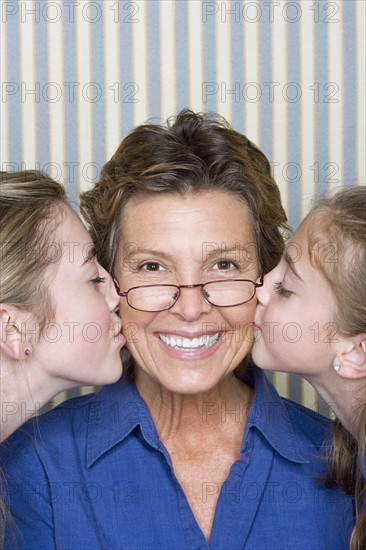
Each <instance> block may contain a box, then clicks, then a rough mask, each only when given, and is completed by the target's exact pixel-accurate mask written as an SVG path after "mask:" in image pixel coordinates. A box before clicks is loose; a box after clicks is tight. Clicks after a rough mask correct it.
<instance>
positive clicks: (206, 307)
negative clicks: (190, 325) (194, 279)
mask: <svg viewBox="0 0 366 550" xmlns="http://www.w3.org/2000/svg"><path fill="white" fill-rule="evenodd" d="M212 307H213V306H212V305H211V304H209V303H208V302H207V300H205V298H204V296H203V293H202V289H201V288H200V287H196V288H181V289H180V296H179V298H178V300H177V301H176V303H175V304H174V306H173V307H172V308H170V311H171V312H172V313H174V314H177V315H179V316H180V317H182V318H184V319H185V320H186V321H191V322H192V321H196V320H197V319H199V317H200V316H201V315H202V313H208V312H209V311H210V310H211V308H212Z"/></svg>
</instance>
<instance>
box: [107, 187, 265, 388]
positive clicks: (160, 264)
mask: <svg viewBox="0 0 366 550" xmlns="http://www.w3.org/2000/svg"><path fill="white" fill-rule="evenodd" d="M254 250H255V247H254V236H253V233H252V229H251V223H250V215H249V212H248V210H247V207H246V206H245V205H244V204H243V203H242V202H241V201H240V200H239V199H238V198H236V197H234V196H233V195H231V194H229V193H225V192H218V191H210V192H203V193H200V194H198V195H195V196H189V197H184V198H183V197H180V196H175V195H168V194H167V195H160V196H149V197H143V198H137V199H132V200H131V201H130V202H129V203H128V205H127V206H126V207H125V210H124V213H123V219H122V238H121V242H120V248H119V254H118V260H117V267H116V276H117V279H118V282H119V285H120V288H121V291H122V292H125V291H127V290H129V289H130V288H132V287H136V286H140V285H156V284H176V285H194V284H197V283H206V282H209V281H215V280H221V279H230V278H232V279H235V278H245V279H251V280H253V281H255V280H256V278H257V277H258V269H257V262H256V258H255V252H254ZM255 305H256V300H255V298H252V299H251V300H250V301H249V302H247V303H245V304H243V305H240V306H236V307H227V308H219V307H215V306H213V305H210V304H209V303H207V301H206V300H205V299H204V298H203V295H202V292H201V289H200V288H186V289H182V290H181V295H180V297H179V299H178V301H177V302H176V303H175V304H174V306H173V307H172V308H171V309H169V310H165V311H161V312H157V313H151V312H150V313H146V312H142V311H136V310H135V309H132V308H131V307H130V306H129V305H128V303H127V300H126V298H124V297H122V298H121V306H120V312H121V317H122V321H123V327H124V333H125V336H126V338H127V343H128V347H129V349H130V351H131V354H132V356H133V358H134V360H135V365H136V369H137V379H138V378H139V376H140V379H142V378H143V377H146V376H148V377H150V378H151V379H153V381H155V382H157V383H158V384H159V385H160V386H163V387H164V388H165V389H167V390H169V391H171V392H176V393H182V394H198V393H200V392H204V391H209V390H210V389H212V388H214V387H215V386H216V385H217V384H218V383H219V382H220V381H221V380H223V379H224V378H225V377H226V376H227V375H228V374H229V373H231V372H232V371H233V370H234V369H235V368H236V367H237V366H238V365H239V363H240V362H241V361H242V359H243V358H244V357H245V356H246V355H247V353H248V351H249V349H250V347H251V344H252V323H253V317H254V311H255ZM201 338H203V340H200V339H201Z"/></svg>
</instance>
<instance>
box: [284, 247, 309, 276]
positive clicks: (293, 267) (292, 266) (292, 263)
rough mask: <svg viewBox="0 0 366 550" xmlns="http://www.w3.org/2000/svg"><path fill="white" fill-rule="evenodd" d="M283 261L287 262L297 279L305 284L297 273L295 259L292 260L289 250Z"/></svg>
mask: <svg viewBox="0 0 366 550" xmlns="http://www.w3.org/2000/svg"><path fill="white" fill-rule="evenodd" d="M283 259H284V260H285V262H286V263H287V265H288V266H289V268H290V269H291V271H292V273H293V274H294V275H295V277H297V279H299V280H300V281H301V282H302V283H303V282H304V281H303V280H302V278H301V277H300V275H299V274H298V272H297V271H296V269H295V263H294V261H293V259H292V258H291V256H290V254H289V253H288V251H287V250H286V251H285V254H284V256H283Z"/></svg>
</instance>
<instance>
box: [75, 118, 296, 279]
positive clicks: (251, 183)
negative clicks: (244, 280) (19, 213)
mask: <svg viewBox="0 0 366 550" xmlns="http://www.w3.org/2000/svg"><path fill="white" fill-rule="evenodd" d="M211 190H220V191H226V192H228V193H232V194H234V195H235V196H236V197H237V198H238V200H241V201H243V202H244V203H245V204H246V205H247V207H248V209H249V212H250V215H251V222H252V227H253V233H254V235H255V241H256V242H255V245H256V250H257V255H258V263H259V267H260V269H261V270H262V271H263V273H266V272H267V271H270V270H271V269H272V268H273V267H274V266H275V265H276V264H277V262H278V261H279V259H280V257H281V254H282V251H283V248H284V240H283V235H282V231H283V230H284V231H287V229H288V227H287V223H286V214H285V211H284V209H283V207H282V205H281V198H280V191H279V188H278V187H277V184H276V183H275V181H274V179H273V178H272V176H271V169H270V164H269V162H268V160H267V158H266V156H265V155H264V154H263V153H262V152H261V151H260V150H259V149H258V148H257V147H256V146H255V145H254V144H253V143H252V142H251V141H249V139H248V138H246V137H245V136H244V135H242V134H240V133H238V132H236V131H234V130H233V129H232V128H231V127H230V125H229V124H228V123H227V122H226V121H225V120H224V119H223V118H221V117H219V116H218V115H215V114H203V113H194V112H193V111H190V110H188V109H185V110H183V111H181V112H180V113H179V114H178V115H177V116H176V117H175V118H173V119H170V120H168V121H167V124H166V125H157V124H143V125H141V126H138V127H137V128H136V129H134V130H133V131H132V132H131V133H130V134H129V135H128V136H127V137H126V138H125V139H124V140H123V141H122V142H121V144H120V146H119V147H118V149H117V151H116V152H115V154H114V155H113V157H112V158H111V159H110V160H109V161H108V162H107V163H106V164H105V165H104V167H103V169H102V171H101V176H100V179H99V181H98V183H97V185H96V186H95V187H94V188H93V189H92V190H90V191H87V192H86V193H84V194H82V196H81V213H82V215H83V217H84V219H85V220H86V222H87V225H88V226H89V230H90V232H91V235H92V238H93V241H94V244H95V246H96V249H97V255H98V260H99V261H100V263H101V264H102V265H103V267H105V268H106V269H107V270H108V271H112V272H113V271H114V267H115V262H116V256H117V251H118V246H119V241H120V236H121V230H122V224H121V216H122V212H123V208H124V207H125V206H126V204H127V203H128V201H129V200H130V199H131V198H132V197H136V195H140V196H141V195H142V196H143V195H145V196H147V197H148V196H149V195H150V196H151V195H152V194H154V195H155V194H157V193H172V194H177V195H180V196H187V195H192V194H195V193H199V192H202V191H204V192H209V191H211Z"/></svg>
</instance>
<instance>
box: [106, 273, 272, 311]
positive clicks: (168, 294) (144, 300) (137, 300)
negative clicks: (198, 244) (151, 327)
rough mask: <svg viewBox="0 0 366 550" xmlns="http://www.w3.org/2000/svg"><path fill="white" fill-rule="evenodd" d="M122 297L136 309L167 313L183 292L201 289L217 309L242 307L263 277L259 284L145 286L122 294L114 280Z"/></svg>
mask: <svg viewBox="0 0 366 550" xmlns="http://www.w3.org/2000/svg"><path fill="white" fill-rule="evenodd" d="M113 280H114V284H115V285H116V289H117V293H118V294H119V296H122V297H124V298H126V300H127V303H128V305H129V306H130V307H132V308H133V309H137V310H138V311H146V312H150V313H152V312H158V311H165V310H166V309H170V308H171V307H173V306H174V304H175V303H176V302H177V301H178V299H179V296H180V295H181V289H182V288H200V289H201V292H202V295H203V297H204V299H205V300H206V302H208V303H209V304H211V305H212V306H216V307H234V306H241V305H242V304H245V303H246V302H250V300H251V299H252V298H253V297H254V295H255V289H256V288H258V287H260V286H263V275H262V277H261V278H260V282H259V283H255V282H254V281H251V280H249V279H225V280H221V281H212V282H209V283H200V284H197V285H165V284H162V285H142V286H134V287H132V288H130V289H129V290H127V291H126V292H121V290H120V287H119V284H118V281H117V280H116V279H115V278H113Z"/></svg>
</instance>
